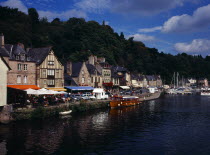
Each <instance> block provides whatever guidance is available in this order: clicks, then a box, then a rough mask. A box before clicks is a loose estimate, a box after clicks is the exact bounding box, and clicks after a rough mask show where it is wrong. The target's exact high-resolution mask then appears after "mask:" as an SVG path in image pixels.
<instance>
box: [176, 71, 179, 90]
mask: <svg viewBox="0 0 210 155" xmlns="http://www.w3.org/2000/svg"><path fill="white" fill-rule="evenodd" d="M176 76H177V79H176V82H177V83H176V84H177V88H178V87H179V79H178V78H179V73H178V72H177V75H176Z"/></svg>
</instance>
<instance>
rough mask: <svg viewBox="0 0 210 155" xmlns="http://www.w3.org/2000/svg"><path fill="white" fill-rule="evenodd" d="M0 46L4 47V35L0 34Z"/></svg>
mask: <svg viewBox="0 0 210 155" xmlns="http://www.w3.org/2000/svg"><path fill="white" fill-rule="evenodd" d="M0 46H4V35H3V33H2V34H0Z"/></svg>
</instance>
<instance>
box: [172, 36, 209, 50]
mask: <svg viewBox="0 0 210 155" xmlns="http://www.w3.org/2000/svg"><path fill="white" fill-rule="evenodd" d="M174 47H175V49H176V51H178V52H185V53H204V52H210V40H207V39H194V40H193V41H192V42H191V43H176V44H175V45H174Z"/></svg>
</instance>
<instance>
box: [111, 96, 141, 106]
mask: <svg viewBox="0 0 210 155" xmlns="http://www.w3.org/2000/svg"><path fill="white" fill-rule="evenodd" d="M139 103H140V101H139V97H137V96H114V97H113V98H112V101H111V102H110V107H111V108H117V107H127V106H133V105H137V104H139Z"/></svg>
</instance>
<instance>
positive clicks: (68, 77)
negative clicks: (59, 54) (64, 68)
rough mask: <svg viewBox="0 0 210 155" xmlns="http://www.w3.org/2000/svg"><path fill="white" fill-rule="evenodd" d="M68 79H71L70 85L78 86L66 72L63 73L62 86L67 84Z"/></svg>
mask: <svg viewBox="0 0 210 155" xmlns="http://www.w3.org/2000/svg"><path fill="white" fill-rule="evenodd" d="M69 81H71V86H78V85H77V83H76V82H75V81H74V79H73V78H72V77H71V76H70V75H69V74H67V73H65V74H64V86H69Z"/></svg>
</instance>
